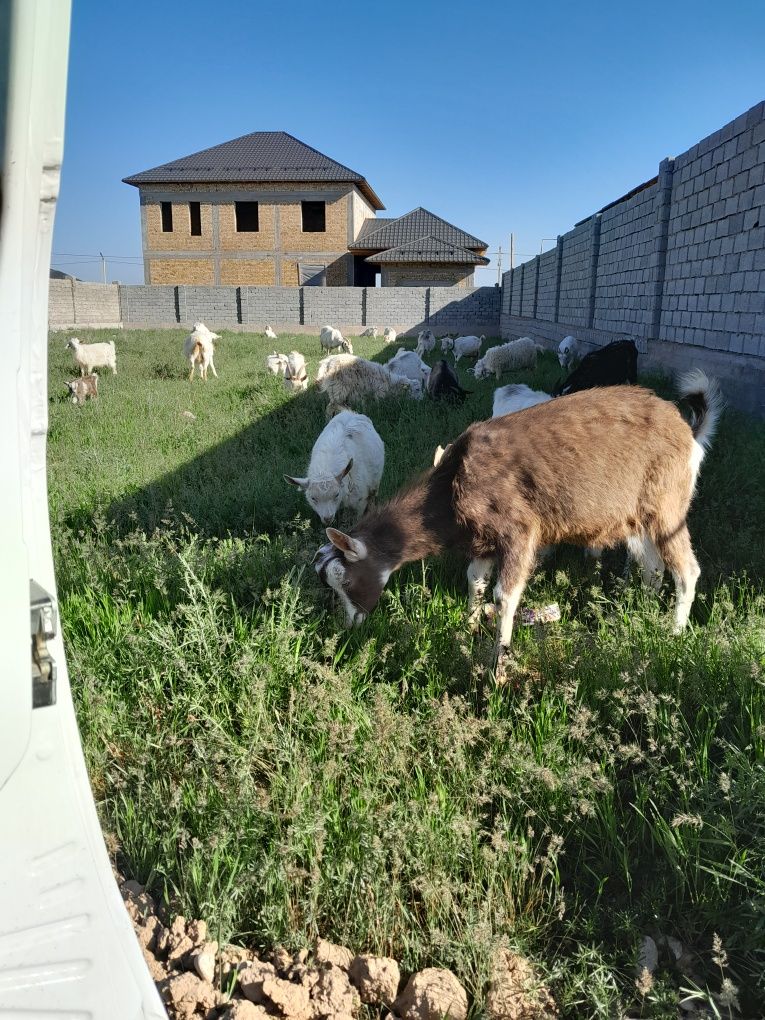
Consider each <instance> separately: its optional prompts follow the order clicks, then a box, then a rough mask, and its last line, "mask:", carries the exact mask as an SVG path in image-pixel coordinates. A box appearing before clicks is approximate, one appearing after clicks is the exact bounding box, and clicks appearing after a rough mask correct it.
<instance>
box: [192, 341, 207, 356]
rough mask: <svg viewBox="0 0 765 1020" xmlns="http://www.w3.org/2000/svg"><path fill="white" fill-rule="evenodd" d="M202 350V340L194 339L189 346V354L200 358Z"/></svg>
mask: <svg viewBox="0 0 765 1020" xmlns="http://www.w3.org/2000/svg"><path fill="white" fill-rule="evenodd" d="M203 351H204V344H203V343H202V341H201V340H195V341H194V346H193V347H192V348H191V356H192V358H197V357H200V358H201V357H202V352H203Z"/></svg>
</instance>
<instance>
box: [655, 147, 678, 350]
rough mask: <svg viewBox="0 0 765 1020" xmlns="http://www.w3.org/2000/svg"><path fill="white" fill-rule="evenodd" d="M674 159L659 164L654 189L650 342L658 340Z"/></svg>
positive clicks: (665, 268) (664, 160)
mask: <svg viewBox="0 0 765 1020" xmlns="http://www.w3.org/2000/svg"><path fill="white" fill-rule="evenodd" d="M674 169H675V161H674V159H663V160H662V161H661V163H659V180H658V182H657V187H656V206H655V215H656V224H655V227H654V229H655V243H654V250H653V254H652V255H651V260H650V268H651V277H652V293H651V303H652V309H651V331H650V334H649V336H650V338H651V339H652V340H658V339H659V333H660V331H661V306H662V302H663V299H664V275H665V273H666V270H667V240H668V237H669V211H670V206H671V204H672V174H673V172H674Z"/></svg>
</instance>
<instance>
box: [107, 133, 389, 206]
mask: <svg viewBox="0 0 765 1020" xmlns="http://www.w3.org/2000/svg"><path fill="white" fill-rule="evenodd" d="M123 181H124V183H125V184H133V185H135V186H136V187H140V186H141V185H142V184H176V183H177V184H199V183H203V182H210V183H212V182H219V181H226V182H229V181H231V182H233V181H247V182H261V181H307V182H310V183H312V184H313V183H317V182H323V181H332V182H343V183H345V182H348V183H351V184H355V185H357V186H358V189H359V191H361V193H362V194H363V195H364V197H365V198H366V199H367V200H368V201H369V202H370V203H371V205H372V206H373V207H374V208H375V209H384V208H385V206H384V205H383V204H382V202H381V201H380V199H379V198H378V197H377V195H376V194H375V193H374V191H373V190H372V188H371V187H370V186H369V183H368V182H367V180H366V178H365V177H364V176H363V175H362V174H359V173H356V171H355V170H351V169H350V168H349V167H347V166H343V164H342V163H338V162H337V161H336V160H334V159H330V158H329V156H325V155H324V154H323V153H321V152H319V151H318V150H317V149H313V148H311V146H310V145H306V144H305V142H301V141H300V140H299V139H297V138H295V137H294V135H290V134H287V132H286V131H253V132H251V133H250V134H249V135H242V136H241V137H240V138H232V139H231V141H230V142H223V143H222V144H221V145H213V146H212V147H211V148H209V149H201V150H200V151H199V152H193V153H192V154H191V155H190V156H182V157H181V158H180V159H174V160H173V161H172V162H170V163H163V164H162V165H161V166H155V167H152V168H151V169H150V170H143V171H141V173H137V174H132V175H131V176H130V177H123Z"/></svg>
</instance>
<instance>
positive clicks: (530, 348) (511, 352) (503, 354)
mask: <svg viewBox="0 0 765 1020" xmlns="http://www.w3.org/2000/svg"><path fill="white" fill-rule="evenodd" d="M543 349H544V348H542V347H540V346H539V344H536V343H534V341H533V340H532V339H531V337H530V336H521V337H518V339H517V340H508V342H507V343H506V344H501V345H500V346H499V347H490V348H489V349H488V351H487V352H486V353H485V354H484V356H483V357H482V358H481V359H480V360H479V361H476V363H475V367H474V368H473V374H474V375H475V377H476V379H487V378H488V377H489V376H490V375H491V374H492V373H494V376H495V377H496V378H497V379H499V377H500V376H501V375H502V373H503V372H515V371H517V370H518V369H521V368H530V369H535V368H536V367H537V354H538V353H539V352H540V351H541V350H543Z"/></svg>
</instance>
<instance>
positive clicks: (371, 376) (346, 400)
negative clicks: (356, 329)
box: [316, 354, 422, 418]
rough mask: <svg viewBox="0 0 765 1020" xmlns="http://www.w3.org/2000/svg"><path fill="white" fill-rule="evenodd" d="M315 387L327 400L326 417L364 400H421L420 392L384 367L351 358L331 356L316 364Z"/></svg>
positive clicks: (340, 355)
mask: <svg viewBox="0 0 765 1020" xmlns="http://www.w3.org/2000/svg"><path fill="white" fill-rule="evenodd" d="M316 384H317V386H318V387H319V389H320V390H321V392H322V393H326V394H327V396H328V397H329V404H328V405H327V417H328V418H331V417H332V415H333V414H335V412H336V411H337V410H339V409H342V408H343V406H344V405H346V404H355V403H358V402H359V401H362V400H364V399H365V398H367V397H376V398H379V397H387V396H410V397H412V396H421V395H422V393H421V388H420V387H419V385H418V384H417V383H415V382H413V381H412V380H411V379H407V378H405V377H404V376H400V375H396V374H395V373H393V372H389V371H388V369H387V368H386V367H385V365H378V364H377V362H376V361H366V360H365V359H364V358H357V357H355V356H354V355H353V354H332V355H330V356H329V357H328V358H324V360H323V361H320V362H319V368H318V371H317V373H316Z"/></svg>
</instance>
